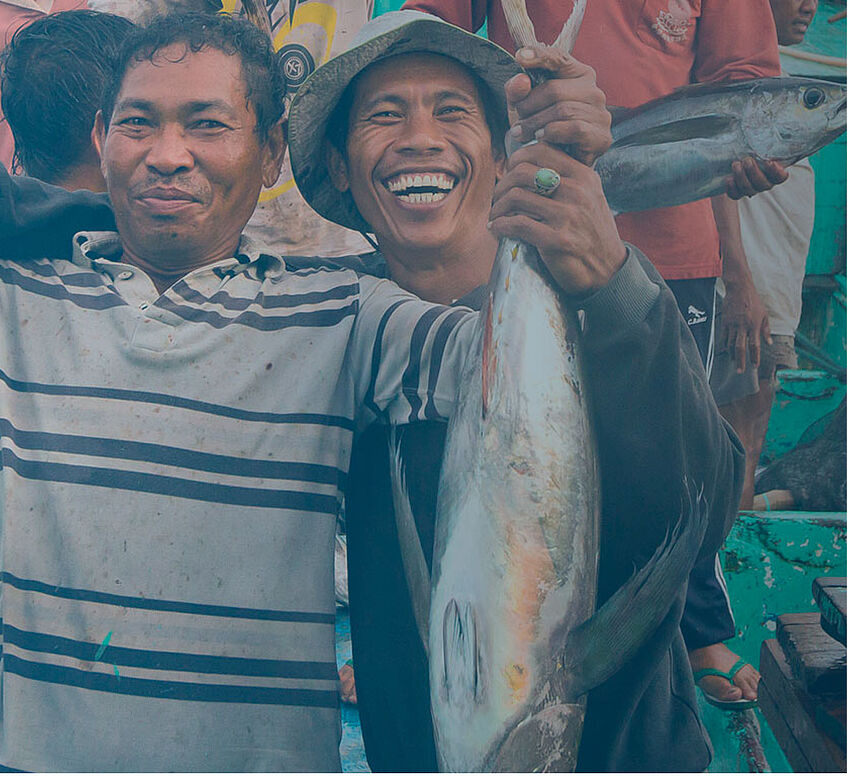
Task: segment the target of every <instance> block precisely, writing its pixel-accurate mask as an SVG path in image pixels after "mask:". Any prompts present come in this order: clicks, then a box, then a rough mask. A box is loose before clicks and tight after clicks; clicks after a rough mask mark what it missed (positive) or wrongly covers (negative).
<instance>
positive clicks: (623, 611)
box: [563, 481, 708, 696]
mask: <svg viewBox="0 0 847 780" xmlns="http://www.w3.org/2000/svg"><path fill="white" fill-rule="evenodd" d="M683 501H684V502H685V503H686V504H687V507H683V510H682V512H681V514H680V517H679V520H678V522H677V523H676V525H675V526H674V528H673V530H672V531H671V532H670V533H669V534H668V535H667V536H666V537H665V540H664V541H663V543H662V544H661V545H659V547H658V548H657V549H656V551H655V553H653V556H652V557H651V558H650V560H649V561H647V563H646V564H645V565H644V566H643V567H642V568H641V569H639V570H638V571H637V572H636V573H635V574H633V575H632V577H630V578H629V579H628V580H627V581H626V582H625V583H624V584H623V585H621V587H620V588H618V590H616V591H615V593H614V594H613V595H612V596H611V597H610V598H609V600H608V601H606V602H605V603H604V604H603V606H602V607H600V609H598V610H597V612H596V613H595V614H594V615H593V616H592V617H590V618H589V619H588V620H586V621H585V622H584V623H582V624H581V625H579V626H577V627H576V628H574V629H573V630H572V631H571V632H570V633H569V634H568V636H567V637H566V638H565V641H564V644H563V649H564V647H567V654H566V659H567V660H566V674H567V676H568V678H569V679H570V680H571V681H572V686H573V687H572V689H571V695H573V696H577V695H581V694H584V693H587V692H588V691H590V690H591V689H592V688H595V687H597V686H598V685H600V684H601V683H604V682H605V681H606V680H608V679H609V678H610V677H611V676H612V675H613V674H614V673H615V672H617V671H618V670H619V669H620V668H621V667H622V666H624V664H626V663H627V662H628V661H630V660H631V659H632V657H633V656H634V655H635V654H636V653H637V652H638V650H640V649H641V647H642V645H643V644H644V642H645V641H646V640H647V639H648V638H649V637H650V636H651V635H652V634H653V632H654V631H656V629H657V628H658V627H659V626H660V625H661V623H662V621H663V620H664V619H665V618H666V617H667V615H668V612H669V611H670V608H671V606H672V605H673V603H674V602H675V601H676V599H677V598H678V597H679V594H680V593H681V592H682V591H683V588H684V586H685V583H686V582H687V581H688V575H689V574H690V573H691V568H692V566H693V565H694V562H695V561H696V559H697V554H698V552H699V550H700V544H701V543H702V541H703V535H704V534H705V532H706V525H707V522H708V519H707V502H706V500H705V499H704V498H703V491H702V489H701V490H700V491H698V492H696V493H695V492H694V491H693V490H692V489H691V487H690V486H689V485H688V483H687V481H686V483H685V485H684V490H683ZM563 655H564V652H563Z"/></svg>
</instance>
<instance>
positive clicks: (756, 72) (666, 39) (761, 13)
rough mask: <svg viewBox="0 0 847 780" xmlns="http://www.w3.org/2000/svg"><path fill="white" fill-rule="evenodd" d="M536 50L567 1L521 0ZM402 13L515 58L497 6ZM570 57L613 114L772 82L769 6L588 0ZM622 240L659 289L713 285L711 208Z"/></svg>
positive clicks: (669, 218) (548, 39)
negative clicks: (737, 83)
mask: <svg viewBox="0 0 847 780" xmlns="http://www.w3.org/2000/svg"><path fill="white" fill-rule="evenodd" d="M526 5H527V9H528V10H529V15H530V18H531V19H532V20H533V22H534V24H535V31H536V36H537V37H538V40H539V41H541V42H543V43H552V42H553V40H554V39H555V38H556V36H557V35H558V34H559V32H560V30H561V29H562V25H563V24H564V23H565V20H566V19H567V18H568V16H569V15H570V12H571V8H572V0H526ZM403 7H404V8H414V9H416V10H419V11H427V12H429V13H432V14H435V15H437V16H440V17H441V18H442V19H445V20H446V21H448V22H452V23H453V24H456V25H459V26H460V27H464V28H465V29H467V30H477V29H479V27H480V26H481V25H482V23H483V21H484V20H485V19H486V16H487V17H488V36H489V38H491V40H493V41H495V42H496V43H498V44H500V45H501V46H503V48H505V49H508V50H509V51H511V52H514V50H515V47H514V44H513V43H512V39H511V36H510V35H509V31H508V29H507V27H506V20H505V18H504V17H503V10H502V8H501V6H500V0H407V2H406V3H405V5H404V6H403ZM574 56H575V57H576V58H577V59H579V60H581V61H582V62H585V63H587V64H588V65H590V66H591V67H592V68H594V70H595V71H596V72H597V84H598V85H599V87H600V88H601V89H602V90H603V91H604V92H605V93H606V100H607V102H608V104H609V105H611V106H626V107H632V106H638V105H641V104H642V103H645V102H647V101H648V100H652V99H654V98H657V97H661V96H662V95H666V94H668V93H669V92H672V91H673V90H674V89H676V88H678V87H681V86H685V85H686V84H691V83H697V82H706V81H723V80H726V79H750V78H761V77H764V76H778V75H779V54H778V50H777V42H776V28H775V26H774V23H773V17H772V15H771V9H770V5H769V3H768V0H592V2H589V3H588V4H587V8H586V12H585V19H584V20H583V23H582V28H581V29H580V32H579V36H578V38H577V42H576V47H575V49H574ZM617 223H618V230H619V231H620V234H621V237H622V238H623V239H624V240H626V241H629V242H630V243H632V244H635V245H636V246H638V247H639V248H640V249H642V250H643V251H644V252H645V253H646V254H647V256H648V257H649V258H650V260H652V262H653V264H654V265H655V266H656V268H658V269H659V272H660V273H661V274H662V276H664V277H665V278H666V279H698V278H705V277H710V276H720V274H721V260H720V247H719V242H718V232H717V228H716V226H715V220H714V216H713V214H712V208H711V204H710V202H709V201H708V200H702V201H697V202H696V203H688V204H686V205H684V206H675V207H673V208H667V209H656V210H654V211H641V212H635V213H632V214H621V215H620V216H618V217H617Z"/></svg>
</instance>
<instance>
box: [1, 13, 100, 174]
mask: <svg viewBox="0 0 847 780" xmlns="http://www.w3.org/2000/svg"><path fill="white" fill-rule="evenodd" d="M86 7H87V0H52V2H51V0H14V1H13V2H0V48H5V47H6V46H7V45H8V43H9V41H11V40H12V36H13V35H14V34H15V33H16V32H17V31H18V30H19V29H20V28H21V27H26V26H27V25H28V24H30V23H31V22H34V21H35V20H36V19H40V18H41V17H42V16H46V15H47V14H48V13H49V14H54V13H57V12H58V11H76V10H77V9H79V8H86ZM14 155H15V141H14V139H13V138H12V131H11V130H10V129H9V123H8V122H7V121H6V120H5V118H3V116H2V114H0V162H2V163H3V165H5V166H6V170H7V171H11V170H12V158H13V157H14Z"/></svg>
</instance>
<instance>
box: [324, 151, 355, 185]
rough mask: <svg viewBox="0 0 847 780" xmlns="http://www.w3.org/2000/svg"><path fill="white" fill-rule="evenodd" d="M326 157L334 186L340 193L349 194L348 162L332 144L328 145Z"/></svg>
mask: <svg viewBox="0 0 847 780" xmlns="http://www.w3.org/2000/svg"><path fill="white" fill-rule="evenodd" d="M324 156H325V157H326V167H327V170H328V171H329V178H330V180H331V181H332V186H333V187H335V189H337V190H338V191H339V192H347V190H349V189H350V179H349V177H348V175H347V160H345V159H344V155H343V154H341V152H340V151H339V150H338V149H336V148H335V146H333V145H332V144H331V143H327V144H325V149H324Z"/></svg>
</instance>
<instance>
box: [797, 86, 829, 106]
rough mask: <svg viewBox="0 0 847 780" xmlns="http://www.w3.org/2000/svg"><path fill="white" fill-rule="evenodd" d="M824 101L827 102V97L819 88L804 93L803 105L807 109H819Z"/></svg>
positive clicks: (811, 88) (810, 88)
mask: <svg viewBox="0 0 847 780" xmlns="http://www.w3.org/2000/svg"><path fill="white" fill-rule="evenodd" d="M824 100H826V95H824V93H823V90H822V89H820V88H819V87H809V89H807V90H806V91H805V92H804V93H803V105H805V106H806V108H817V107H818V106H819V105H820V104H821V103H823V102H824Z"/></svg>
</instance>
